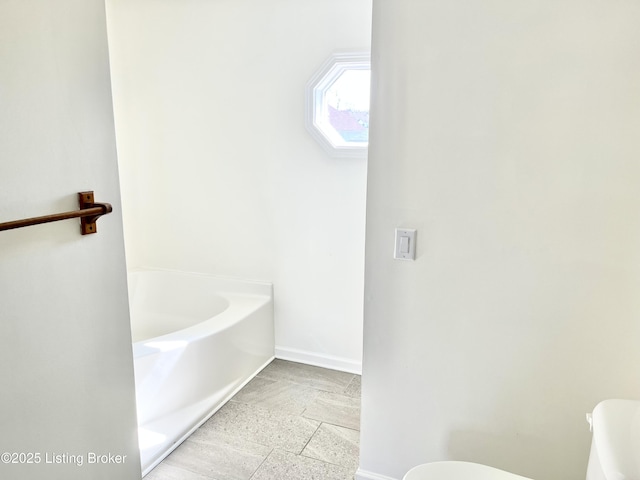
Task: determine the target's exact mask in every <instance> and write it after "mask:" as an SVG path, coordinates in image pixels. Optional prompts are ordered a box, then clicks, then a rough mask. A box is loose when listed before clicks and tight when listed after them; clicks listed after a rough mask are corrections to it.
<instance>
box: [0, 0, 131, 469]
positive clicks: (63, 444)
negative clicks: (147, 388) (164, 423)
mask: <svg viewBox="0 0 640 480" xmlns="http://www.w3.org/2000/svg"><path fill="white" fill-rule="evenodd" d="M0 105H2V108H1V109H0V159H1V160H0V222H4V221H9V220H16V219H20V218H25V217H31V216H38V215H45V214H50V213H56V212H63V211H67V210H77V209H78V200H77V192H79V191H84V190H89V189H93V190H95V194H96V200H97V201H104V202H110V203H112V204H113V207H114V212H113V213H112V214H110V215H107V216H105V217H103V218H101V219H100V220H99V221H98V233H97V234H95V235H87V236H82V235H80V223H79V221H78V220H67V221H63V222H58V223H52V224H47V225H39V226H33V227H28V228H24V229H20V230H10V231H4V232H0V379H1V381H2V394H1V395H0V431H1V434H0V452H8V453H12V452H15V453H21V452H22V453H34V454H35V453H38V454H40V462H39V463H33V464H6V463H4V462H0V478H2V479H3V480H36V479H43V478H64V479H69V480H74V479H78V480H86V479H88V478H90V479H94V480H99V479H104V480H113V479H115V478H118V479H126V480H136V479H139V478H140V463H139V462H140V459H139V454H138V445H137V428H136V414H135V393H134V380H133V359H132V352H131V333H130V329H129V313H128V305H127V287H126V276H125V273H126V271H125V261H124V245H123V234H122V218H121V216H120V213H119V212H120V201H119V196H120V193H119V189H118V173H117V162H116V155H115V138H114V125H113V113H112V108H111V91H110V85H109V64H108V52H107V36H106V20H105V12H104V3H103V2H101V1H99V0H81V1H76V0H58V1H56V2H51V1H49V0H20V1H3V2H0ZM90 452H92V453H96V454H108V453H112V454H113V455H118V454H119V455H126V458H125V459H124V463H123V464H113V463H112V464H106V465H105V464H101V465H98V464H95V463H94V464H88V462H89V457H88V454H89V453H90ZM55 454H58V455H63V454H66V455H69V456H70V455H75V456H77V457H76V458H82V461H83V463H82V465H81V466H79V465H78V464H77V463H61V464H52V463H47V460H50V461H53V460H54V457H53V455H55ZM60 458H63V457H60ZM67 458H68V457H67ZM31 459H32V460H33V461H34V462H37V461H38V460H37V457H36V456H35V455H34V457H32V458H31ZM18 460H19V459H18Z"/></svg>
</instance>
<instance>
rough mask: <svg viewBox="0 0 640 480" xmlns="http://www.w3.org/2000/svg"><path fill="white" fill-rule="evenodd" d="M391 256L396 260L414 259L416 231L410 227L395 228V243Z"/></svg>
mask: <svg viewBox="0 0 640 480" xmlns="http://www.w3.org/2000/svg"><path fill="white" fill-rule="evenodd" d="M393 258H395V259H397V260H415V259H416V231H415V230H414V229H411V228H396V244H395V248H394V252H393Z"/></svg>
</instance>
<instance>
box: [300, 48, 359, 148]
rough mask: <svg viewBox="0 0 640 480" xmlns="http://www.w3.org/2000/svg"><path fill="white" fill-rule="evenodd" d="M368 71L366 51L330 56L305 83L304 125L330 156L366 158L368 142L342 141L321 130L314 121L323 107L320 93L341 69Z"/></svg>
mask: <svg viewBox="0 0 640 480" xmlns="http://www.w3.org/2000/svg"><path fill="white" fill-rule="evenodd" d="M370 69H371V55H370V54H369V53H368V52H350V53H334V54H333V55H331V56H330V57H329V58H328V59H327V60H326V61H325V62H324V63H323V64H322V66H321V67H320V69H318V71H317V72H316V73H315V74H314V75H313V77H312V78H311V80H309V82H308V83H307V88H306V109H305V110H306V111H305V126H306V128H307V131H308V132H309V133H310V134H311V135H312V136H313V137H314V138H315V139H316V141H317V142H318V143H319V144H320V145H322V147H323V148H324V149H325V151H326V152H327V153H328V154H329V155H331V156H332V157H342V158H366V157H367V150H368V142H345V141H344V140H343V139H342V138H341V137H340V136H339V135H338V134H337V133H335V135H334V134H332V133H331V132H332V131H333V128H332V127H331V128H328V129H322V128H321V124H319V121H318V118H319V117H321V116H320V115H319V113H320V112H321V111H322V108H323V105H324V102H323V100H324V98H323V97H324V90H326V89H327V88H329V87H330V86H331V84H333V82H335V81H336V80H337V79H338V77H339V76H340V75H341V74H342V72H344V71H345V70H370ZM324 118H326V117H324ZM327 130H328V132H327Z"/></svg>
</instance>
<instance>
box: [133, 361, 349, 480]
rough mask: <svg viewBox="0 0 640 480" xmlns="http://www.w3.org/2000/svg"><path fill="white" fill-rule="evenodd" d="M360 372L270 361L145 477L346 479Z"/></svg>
mask: <svg viewBox="0 0 640 480" xmlns="http://www.w3.org/2000/svg"><path fill="white" fill-rule="evenodd" d="M359 430H360V376H359V375H353V374H350V373H344V372H338V371H335V370H327V369H324V368H319V367H312V366H309V365H303V364H300V363H293V362H287V361H284V360H274V361H273V362H271V363H270V364H269V365H268V366H267V367H266V368H265V369H264V370H262V372H260V373H259V374H258V375H257V376H256V377H255V378H254V379H253V380H251V382H249V383H248V384H247V385H246V386H245V387H244V388H243V389H242V390H240V392H238V393H237V394H236V395H235V396H234V397H233V398H232V399H231V401H229V402H228V403H227V404H226V405H225V406H224V407H222V408H221V409H220V410H219V411H218V412H217V413H216V414H215V415H214V416H213V417H211V418H210V419H209V420H208V421H207V422H206V423H205V424H204V425H202V426H201V427H200V428H199V429H198V430H196V431H195V432H194V433H193V435H191V437H189V438H188V439H187V440H186V441H185V442H184V443H183V444H182V445H180V446H179V447H178V448H177V449H176V450H175V451H174V452H173V453H172V454H171V455H169V456H168V457H167V458H166V459H165V460H164V461H163V462H162V463H161V464H160V465H158V466H157V467H156V468H155V469H154V470H153V471H152V472H150V473H149V475H147V476H146V477H145V480H352V479H353V477H354V474H355V471H356V469H357V468H358V458H359V445H360V431H359Z"/></svg>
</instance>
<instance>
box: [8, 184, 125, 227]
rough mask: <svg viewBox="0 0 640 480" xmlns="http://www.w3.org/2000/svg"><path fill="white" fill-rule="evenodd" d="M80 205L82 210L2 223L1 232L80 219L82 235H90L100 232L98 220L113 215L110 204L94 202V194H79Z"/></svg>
mask: <svg viewBox="0 0 640 480" xmlns="http://www.w3.org/2000/svg"><path fill="white" fill-rule="evenodd" d="M78 203H79V204H80V210H74V211H72V212H63V213H54V214H52V215H44V216H42V217H32V218H25V219H23V220H13V221H11V222H4V223H0V231H3V230H11V229H13V228H22V227H28V226H31V225H38V224H40V223H49V222H57V221H59V220H67V219H69V218H80V233H82V235H88V234H90V233H96V232H97V231H98V229H97V227H96V222H97V221H98V218H100V217H101V216H102V215H106V214H108V213H111V212H112V210H113V208H112V207H111V205H110V204H109V203H100V202H94V201H93V192H78Z"/></svg>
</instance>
